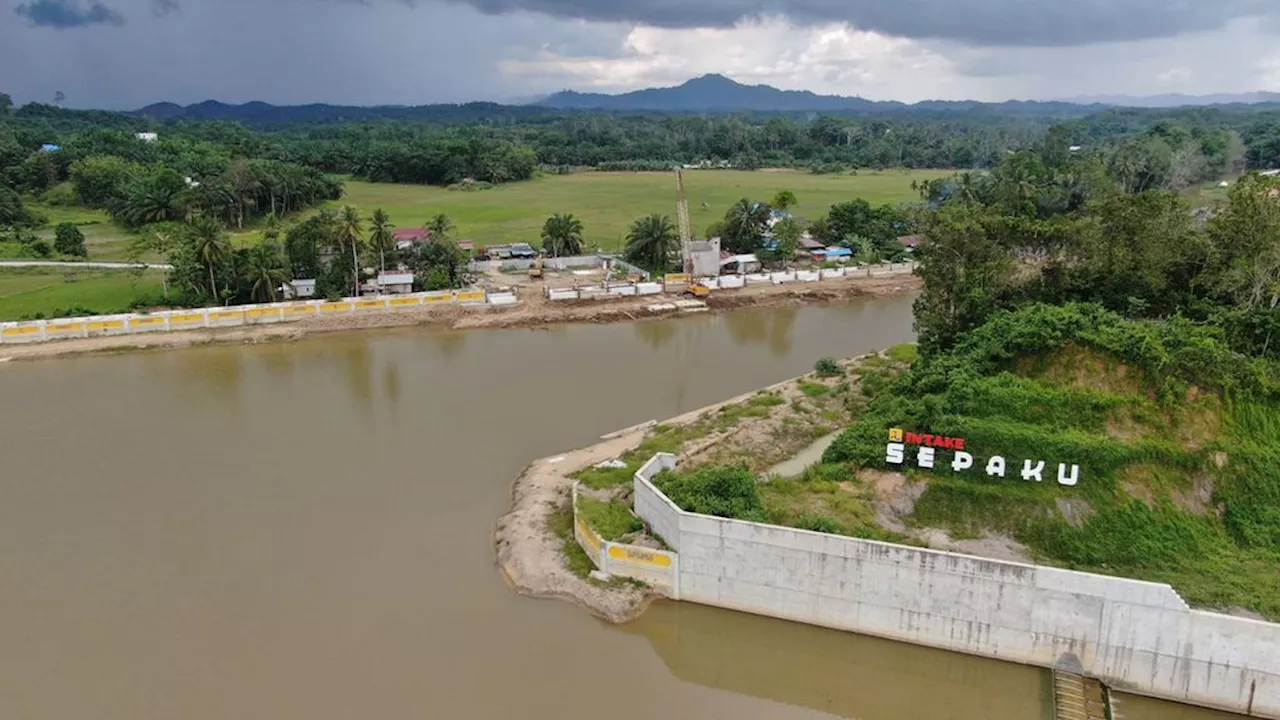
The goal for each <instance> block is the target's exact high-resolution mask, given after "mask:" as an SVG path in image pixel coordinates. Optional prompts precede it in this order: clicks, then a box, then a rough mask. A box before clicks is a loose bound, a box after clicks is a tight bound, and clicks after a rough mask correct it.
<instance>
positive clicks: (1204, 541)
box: [823, 305, 1280, 618]
mask: <svg viewBox="0 0 1280 720" xmlns="http://www.w3.org/2000/svg"><path fill="white" fill-rule="evenodd" d="M1278 391H1280V373H1278V372H1277V369H1276V368H1275V367H1274V365H1272V364H1271V363H1269V362H1267V361H1263V360H1258V359H1254V358H1249V357H1247V356H1244V355H1240V354H1238V353H1235V352H1233V351H1231V350H1230V349H1229V348H1228V346H1227V344H1226V342H1225V341H1224V339H1223V337H1222V336H1221V333H1220V331H1218V330H1217V329H1215V328H1209V327H1203V326H1198V325H1193V324H1191V323H1189V322H1183V321H1160V322H1136V321H1129V320H1126V319H1124V318H1122V317H1120V316H1118V315H1116V314H1114V313H1110V312H1107V311H1105V310H1103V309H1101V308H1099V307H1097V306H1093V305H1064V306H1049V305H1032V306H1028V307H1025V308H1022V309H1020V310H1018V311H1016V312H1006V313H1000V314H996V315H994V316H992V317H991V318H990V319H989V321H988V322H987V323H985V324H984V325H982V326H981V327H979V328H977V329H975V330H973V331H971V332H970V333H969V334H968V336H967V337H966V338H965V339H964V340H963V341H962V342H961V343H960V344H959V345H958V346H957V347H956V348H955V349H954V350H952V351H951V352H949V353H946V354H943V355H939V356H935V357H932V358H927V359H922V360H920V361H918V362H916V363H915V364H914V366H913V367H912V368H911V369H910V370H909V371H906V372H903V373H900V374H898V375H897V376H896V377H892V378H885V379H883V380H882V382H880V383H877V384H876V387H874V392H872V393H869V395H870V397H869V398H868V399H867V403H866V406H865V407H864V408H862V409H861V411H860V412H859V414H858V420H857V421H856V422H855V423H854V424H853V425H852V426H850V427H849V428H848V429H847V430H846V431H845V432H843V433H842V434H841V436H840V437H839V438H838V439H837V440H836V441H835V442H834V443H833V444H832V445H831V447H830V448H829V449H828V450H827V452H826V454H825V456H824V458H823V460H824V462H826V463H832V464H837V463H852V464H855V465H857V466H860V467H866V468H886V464H885V462H884V453H885V443H886V442H887V430H888V428H891V427H904V428H907V429H909V430H916V431H921V432H929V433H934V434H939V435H947V436H959V437H964V438H966V441H967V449H968V450H969V451H970V452H971V453H972V454H973V455H974V456H975V458H976V460H975V464H974V469H973V470H971V471H968V472H963V473H953V472H952V471H951V469H950V461H951V457H952V453H951V452H948V451H939V452H938V460H937V464H936V469H935V470H933V471H924V470H910V471H909V472H910V473H911V474H912V475H915V476H917V477H919V478H921V479H924V480H926V481H927V483H928V487H927V489H926V490H925V491H924V493H923V494H922V495H921V496H920V497H919V499H918V501H916V503H915V505H914V509H913V514H912V516H911V518H910V520H911V521H912V522H914V523H917V524H919V525H922V526H930V527H941V528H945V529H947V530H949V531H950V532H951V533H952V535H953V536H956V537H966V536H967V537H974V536H979V535H983V534H987V533H999V534H1002V535H1007V536H1010V537H1013V538H1016V539H1017V540H1018V541H1020V542H1022V543H1023V544H1024V545H1026V546H1027V547H1028V548H1030V549H1031V551H1032V552H1033V553H1034V554H1035V555H1036V556H1037V558H1038V559H1040V560H1042V561H1044V562H1047V563H1050V564H1056V565H1061V566H1065V567H1070V568H1075V569H1081V570H1090V571H1094V572H1102V573H1108V574H1115V575H1124V576H1128V577H1136V578H1142V579H1148V580H1154V581H1160V582H1168V583H1170V584H1172V585H1173V586H1174V587H1175V588H1177V589H1178V590H1179V591H1180V592H1181V593H1182V594H1183V595H1184V597H1186V598H1187V600H1188V601H1189V602H1192V603H1193V604H1198V605H1201V606H1210V607H1242V608H1246V609H1249V610H1252V611H1256V612H1259V613H1261V614H1263V615H1266V616H1268V617H1271V618H1280V392H1278ZM991 455H1000V456H1003V457H1004V458H1006V461H1007V463H1008V472H1007V475H1006V477H1005V478H992V477H988V476H987V475H986V473H985V472H983V471H982V468H983V466H984V465H985V461H986V458H987V456H991ZM913 456H914V453H911V452H909V453H908V458H909V459H910V458H912V457H913ZM1026 459H1029V460H1032V461H1037V460H1044V461H1046V471H1045V476H1046V479H1045V481H1044V482H1039V483H1038V482H1033V481H1025V480H1022V479H1021V477H1020V470H1021V466H1022V461H1023V460H1026ZM1059 462H1065V463H1068V464H1072V463H1076V464H1079V466H1080V473H1081V475H1080V478H1081V479H1080V483H1079V485H1077V486H1075V487H1064V486H1061V485H1059V484H1058V483H1056V482H1054V477H1055V471H1056V464H1057V463H1059ZM888 469H899V468H898V467H897V466H893V467H890V468H888Z"/></svg>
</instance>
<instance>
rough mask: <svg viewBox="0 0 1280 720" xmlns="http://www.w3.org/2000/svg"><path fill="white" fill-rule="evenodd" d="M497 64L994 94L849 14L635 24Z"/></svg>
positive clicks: (560, 77) (599, 74) (840, 90)
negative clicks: (576, 46) (600, 47)
mask: <svg viewBox="0 0 1280 720" xmlns="http://www.w3.org/2000/svg"><path fill="white" fill-rule="evenodd" d="M498 67H499V69H500V70H501V71H502V72H503V73H504V74H506V75H508V76H511V77H518V78H522V79H524V80H526V81H528V82H530V83H532V84H536V85H538V86H540V87H543V88H545V89H558V88H562V87H573V88H575V89H582V90H588V89H589V90H596V91H607V92H618V91H627V90H635V89H639V88H644V87H653V86H660V85H672V84H677V83H680V82H683V81H684V80H687V79H689V78H690V77H696V76H698V75H704V74H706V73H721V74H724V75H727V76H729V77H732V78H733V79H735V80H737V81H739V82H744V83H762V84H769V85H773V86H775V87H779V88H782V89H784V90H812V91H814V92H817V93H822V94H838V95H863V96H865V97H870V98H874V99H890V98H892V99H899V100H923V99H927V98H932V97H944V96H945V97H959V96H965V97H981V96H984V95H986V94H987V93H985V92H984V88H983V87H982V86H981V84H980V83H974V82H970V81H969V79H967V78H964V77H961V76H960V75H959V74H958V73H957V71H956V69H955V67H954V66H953V64H952V63H951V61H949V60H948V59H947V58H946V57H945V56H943V55H942V54H940V53H938V52H937V51H935V50H933V49H931V48H930V47H929V46H928V45H926V44H924V43H921V42H918V41H915V40H909V39H906V38H898V37H892V36H889V35H883V34H881V33H875V32H866V31H860V30H857V29H855V28H853V27H850V26H849V25H847V24H843V23H833V24H829V25H824V26H820V27H812V28H801V27H796V26H794V25H792V24H790V23H789V22H787V21H786V20H785V19H783V18H777V17H773V18H767V19H762V20H752V21H744V22H740V23H739V24H738V25H736V26H734V27H732V28H719V29H712V28H694V29H664V28H655V27H647V26H636V27H633V28H632V29H631V30H630V32H628V33H627V34H626V36H625V37H624V38H623V39H622V41H621V42H620V43H619V46H618V47H617V48H616V50H615V51H614V52H613V53H598V54H593V55H578V56H573V55H567V54H564V53H559V52H556V51H555V50H553V49H551V48H545V47H544V48H543V49H542V50H540V51H539V52H538V53H537V54H536V56H534V57H533V58H531V59H519V58H512V59H508V60H504V61H501V62H500V63H499V64H498Z"/></svg>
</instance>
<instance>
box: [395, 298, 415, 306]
mask: <svg viewBox="0 0 1280 720" xmlns="http://www.w3.org/2000/svg"><path fill="white" fill-rule="evenodd" d="M418 304H420V301H419V300H418V298H413V297H408V298H405V297H401V298H391V307H412V306H414V305H418Z"/></svg>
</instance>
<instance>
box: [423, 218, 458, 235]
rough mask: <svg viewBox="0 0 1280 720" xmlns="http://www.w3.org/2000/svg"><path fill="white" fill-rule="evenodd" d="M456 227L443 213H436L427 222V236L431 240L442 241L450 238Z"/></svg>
mask: <svg viewBox="0 0 1280 720" xmlns="http://www.w3.org/2000/svg"><path fill="white" fill-rule="evenodd" d="M455 229H457V226H455V225H454V224H453V221H452V220H450V219H449V216H448V215H445V214H444V213H436V216H435V217H433V218H431V220H430V221H428V222H427V225H426V230H427V236H428V237H429V238H430V239H432V240H444V239H445V238H448V237H451V236H452V235H453V231H454V230H455Z"/></svg>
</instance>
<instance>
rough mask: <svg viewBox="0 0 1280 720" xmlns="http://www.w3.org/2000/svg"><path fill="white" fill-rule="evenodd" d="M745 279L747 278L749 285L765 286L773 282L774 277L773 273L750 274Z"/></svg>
mask: <svg viewBox="0 0 1280 720" xmlns="http://www.w3.org/2000/svg"><path fill="white" fill-rule="evenodd" d="M743 277H744V278H746V282H747V284H748V285H763V284H765V283H770V282H773V275H772V274H771V273H750V274H747V275H744V276H743Z"/></svg>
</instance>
